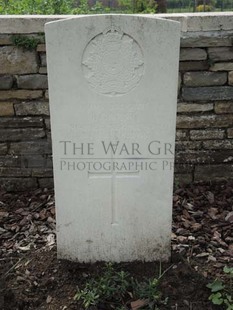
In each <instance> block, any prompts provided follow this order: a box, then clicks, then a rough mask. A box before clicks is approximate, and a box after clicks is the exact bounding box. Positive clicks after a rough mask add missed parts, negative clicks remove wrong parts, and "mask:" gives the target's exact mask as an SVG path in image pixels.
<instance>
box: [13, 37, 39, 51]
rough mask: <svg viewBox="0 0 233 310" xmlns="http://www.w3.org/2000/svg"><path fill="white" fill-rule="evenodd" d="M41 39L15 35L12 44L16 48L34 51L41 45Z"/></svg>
mask: <svg viewBox="0 0 233 310" xmlns="http://www.w3.org/2000/svg"><path fill="white" fill-rule="evenodd" d="M40 41H41V40H40V39H39V38H34V37H27V36H21V35H14V36H13V37H12V42H13V44H14V45H15V46H18V47H22V48H24V49H27V50H33V49H35V48H36V47H37V45H38V44H39V43H40Z"/></svg>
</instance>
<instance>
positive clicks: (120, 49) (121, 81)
mask: <svg viewBox="0 0 233 310" xmlns="http://www.w3.org/2000/svg"><path fill="white" fill-rule="evenodd" d="M82 67H83V72H84V76H85V78H86V79H87V81H88V83H89V85H90V86H91V87H92V88H93V89H94V90H95V91H96V92H98V93H101V94H104V95H110V96H115V95H123V94H125V93H127V92H129V91H130V90H131V89H133V88H134V87H136V86H137V85H138V83H139V82H140V80H141V78H142V75H143V70H144V61H143V54H142V50H141V48H140V46H139V45H138V43H137V42H136V41H135V40H134V39H133V38H132V37H130V36H129V35H127V34H125V33H122V32H121V31H119V30H118V29H116V28H115V27H114V28H110V29H108V30H106V31H104V32H103V33H101V34H99V35H97V36H96V37H94V38H93V39H92V40H91V41H90V42H89V43H88V44H87V46H86V48H85V50H84V53H83V59H82Z"/></svg>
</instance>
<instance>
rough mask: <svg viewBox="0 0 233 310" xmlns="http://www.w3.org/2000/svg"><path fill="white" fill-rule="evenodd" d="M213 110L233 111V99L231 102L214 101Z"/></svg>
mask: <svg viewBox="0 0 233 310" xmlns="http://www.w3.org/2000/svg"><path fill="white" fill-rule="evenodd" d="M214 111H215V113H217V114H226V113H233V101H231V102H216V103H215V105H214Z"/></svg>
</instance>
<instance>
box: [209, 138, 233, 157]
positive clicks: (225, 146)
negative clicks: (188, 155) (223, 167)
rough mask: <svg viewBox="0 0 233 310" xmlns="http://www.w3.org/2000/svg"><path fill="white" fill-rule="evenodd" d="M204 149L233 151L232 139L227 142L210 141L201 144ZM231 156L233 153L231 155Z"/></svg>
mask: <svg viewBox="0 0 233 310" xmlns="http://www.w3.org/2000/svg"><path fill="white" fill-rule="evenodd" d="M203 148H204V149H211V150H232V149H233V139H232V140H231V139H227V140H216V141H215V140H210V141H204V142H203ZM232 156H233V153H232Z"/></svg>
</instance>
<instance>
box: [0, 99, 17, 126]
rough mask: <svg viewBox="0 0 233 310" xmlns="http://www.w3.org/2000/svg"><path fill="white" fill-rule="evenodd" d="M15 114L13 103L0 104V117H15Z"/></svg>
mask: <svg viewBox="0 0 233 310" xmlns="http://www.w3.org/2000/svg"><path fill="white" fill-rule="evenodd" d="M14 114H15V111H14V107H13V103H12V102H0V116H13V115H14ZM0 124H1V123H0Z"/></svg>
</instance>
